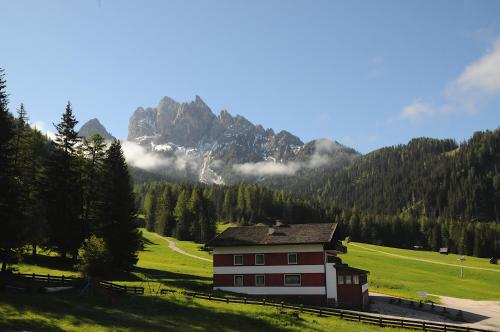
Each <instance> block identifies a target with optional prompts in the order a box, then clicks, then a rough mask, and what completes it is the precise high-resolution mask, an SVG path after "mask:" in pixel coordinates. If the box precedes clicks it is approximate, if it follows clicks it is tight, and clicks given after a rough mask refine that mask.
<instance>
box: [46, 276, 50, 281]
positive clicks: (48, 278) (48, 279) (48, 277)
mask: <svg viewBox="0 0 500 332" xmlns="http://www.w3.org/2000/svg"><path fill="white" fill-rule="evenodd" d="M47 281H48V282H50V274H47Z"/></svg>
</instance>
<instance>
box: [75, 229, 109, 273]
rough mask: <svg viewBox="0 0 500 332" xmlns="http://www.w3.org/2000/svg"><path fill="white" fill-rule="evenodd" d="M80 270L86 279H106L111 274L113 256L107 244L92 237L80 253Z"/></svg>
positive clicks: (87, 240)
mask: <svg viewBox="0 0 500 332" xmlns="http://www.w3.org/2000/svg"><path fill="white" fill-rule="evenodd" d="M78 260H79V264H78V270H79V271H80V272H81V273H82V275H83V276H84V277H104V276H106V275H107V274H109V273H110V266H111V255H110V253H109V251H108V247H107V245H106V242H104V240H103V239H101V238H99V237H97V236H95V235H92V236H90V237H89V238H88V239H86V240H85V242H84V243H83V245H82V247H81V248H80V250H79V252H78Z"/></svg>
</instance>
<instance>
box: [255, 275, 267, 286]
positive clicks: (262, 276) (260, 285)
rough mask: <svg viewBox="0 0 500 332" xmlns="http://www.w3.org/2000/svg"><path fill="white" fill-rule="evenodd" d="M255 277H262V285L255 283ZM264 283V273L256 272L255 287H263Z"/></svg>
mask: <svg viewBox="0 0 500 332" xmlns="http://www.w3.org/2000/svg"><path fill="white" fill-rule="evenodd" d="M257 277H262V280H263V282H262V285H257ZM265 285H266V275H265V274H256V275H255V287H264V286H265Z"/></svg>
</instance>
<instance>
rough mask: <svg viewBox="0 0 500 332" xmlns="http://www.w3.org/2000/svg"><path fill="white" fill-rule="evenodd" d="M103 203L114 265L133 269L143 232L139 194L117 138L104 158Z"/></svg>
mask: <svg viewBox="0 0 500 332" xmlns="http://www.w3.org/2000/svg"><path fill="white" fill-rule="evenodd" d="M103 168H104V181H103V186H102V190H103V203H102V205H101V210H100V214H99V215H100V217H99V219H100V223H101V234H102V238H103V239H104V241H105V242H106V244H107V246H108V249H109V253H110V255H111V258H112V265H113V267H114V268H116V269H119V270H124V271H130V270H131V269H132V267H133V266H134V265H135V263H137V252H138V251H139V249H140V246H141V234H140V233H139V230H138V224H137V223H136V216H137V211H136V208H135V197H134V192H133V189H132V184H131V181H130V175H129V171H128V167H127V163H126V162H125V157H124V155H123V151H122V148H121V144H120V142H119V141H118V140H114V141H113V143H111V146H110V147H109V149H108V150H107V152H106V158H105V159H104V166H103Z"/></svg>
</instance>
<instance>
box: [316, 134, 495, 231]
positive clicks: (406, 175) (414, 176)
mask: <svg viewBox="0 0 500 332" xmlns="http://www.w3.org/2000/svg"><path fill="white" fill-rule="evenodd" d="M499 170H500V129H497V130H495V131H493V132H491V131H485V132H477V133H475V134H474V136H473V137H472V138H471V139H469V140H468V141H467V142H464V143H462V144H460V145H459V146H457V145H456V144H455V143H454V142H453V141H451V140H436V139H429V138H420V139H414V140H412V141H410V142H409V143H408V144H407V145H399V146H395V147H388V148H383V149H380V150H377V151H375V152H373V153H370V154H368V155H366V156H363V157H361V158H358V159H357V160H355V161H354V163H353V164H352V165H351V166H350V167H347V168H346V169H344V170H343V171H341V172H336V173H332V174H330V175H329V176H328V177H327V179H326V181H325V184H324V186H322V188H318V191H317V194H318V195H319V196H320V197H322V198H323V199H327V200H334V201H335V202H336V203H337V204H338V205H339V206H342V207H352V206H356V207H357V208H358V209H360V210H364V211H370V212H375V213H387V214H398V213H400V212H403V211H409V212H410V213H411V214H412V215H415V216H418V215H425V216H428V217H438V216H440V217H444V218H452V219H454V220H463V221H471V220H479V221H500V172H499Z"/></svg>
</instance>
